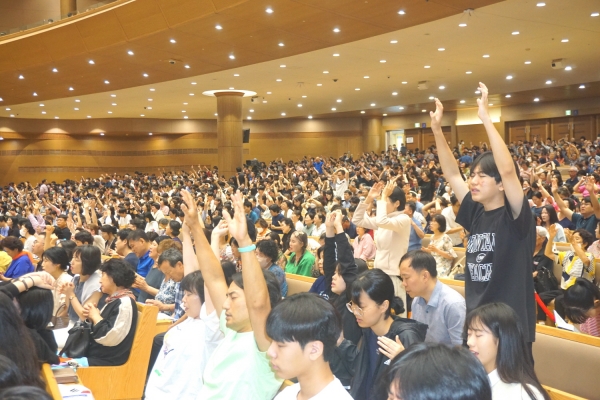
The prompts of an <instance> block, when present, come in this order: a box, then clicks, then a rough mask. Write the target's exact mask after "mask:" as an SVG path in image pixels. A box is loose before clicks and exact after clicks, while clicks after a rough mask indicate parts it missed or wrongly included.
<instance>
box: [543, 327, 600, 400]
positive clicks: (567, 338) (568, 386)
mask: <svg viewBox="0 0 600 400" xmlns="http://www.w3.org/2000/svg"><path fill="white" fill-rule="evenodd" d="M533 358H534V360H535V372H536V374H537V376H538V378H539V380H540V382H541V383H542V384H544V385H548V386H550V387H551V388H555V389H557V390H559V391H563V392H566V393H569V394H572V395H575V396H580V397H583V398H586V399H598V398H600V397H599V396H600V382H599V381H598V367H599V366H600V338H597V337H594V336H589V335H584V334H582V333H575V332H569V331H565V330H562V329H558V328H553V327H549V326H544V325H536V335H535V342H534V343H533ZM557 396H558V395H557ZM554 398H557V399H559V398H560V397H553V399H554ZM567 398H568V397H567Z"/></svg>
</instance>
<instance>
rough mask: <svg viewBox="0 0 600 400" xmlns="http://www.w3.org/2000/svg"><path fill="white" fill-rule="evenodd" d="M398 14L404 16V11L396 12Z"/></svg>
mask: <svg viewBox="0 0 600 400" xmlns="http://www.w3.org/2000/svg"><path fill="white" fill-rule="evenodd" d="M398 14H400V15H405V14H406V11H404V10H400V11H398Z"/></svg>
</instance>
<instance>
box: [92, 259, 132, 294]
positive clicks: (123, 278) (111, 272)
mask: <svg viewBox="0 0 600 400" xmlns="http://www.w3.org/2000/svg"><path fill="white" fill-rule="evenodd" d="M100 271H102V272H103V273H105V274H106V275H108V276H110V277H111V278H112V280H113V282H114V283H115V285H117V287H124V288H130V287H131V285H133V282H135V272H133V270H132V269H131V267H130V266H129V263H127V262H126V261H123V260H119V259H118V258H111V259H110V260H108V261H107V262H105V263H104V264H102V267H101V268H100Z"/></svg>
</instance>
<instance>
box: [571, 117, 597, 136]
mask: <svg viewBox="0 0 600 400" xmlns="http://www.w3.org/2000/svg"><path fill="white" fill-rule="evenodd" d="M572 128H573V137H574V138H576V139H579V138H580V137H582V136H583V137H585V138H586V139H588V140H593V139H595V137H596V135H595V134H594V116H593V115H585V116H581V117H573V125H572Z"/></svg>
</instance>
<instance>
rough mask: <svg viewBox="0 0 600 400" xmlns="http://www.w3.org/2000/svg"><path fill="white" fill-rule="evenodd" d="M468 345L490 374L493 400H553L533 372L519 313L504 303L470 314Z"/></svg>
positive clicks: (468, 316) (468, 317)
mask: <svg viewBox="0 0 600 400" xmlns="http://www.w3.org/2000/svg"><path fill="white" fill-rule="evenodd" d="M466 327H467V345H468V346H469V350H470V351H471V353H473V354H474V355H475V357H477V358H478V359H479V361H480V362H481V364H482V365H483V368H484V369H485V371H486V372H487V373H488V377H489V379H490V384H491V386H492V399H493V400H505V399H527V398H529V399H534V400H550V396H548V394H547V393H546V391H545V390H544V388H542V385H541V384H540V381H539V380H538V378H537V376H536V375H535V371H534V370H533V359H532V357H531V351H530V349H528V348H527V347H528V346H527V342H526V341H525V337H524V335H523V330H522V328H521V323H520V321H519V317H518V316H517V313H516V312H515V311H514V310H513V309H512V308H511V307H510V306H508V305H506V304H504V303H489V304H486V305H483V306H481V307H478V308H476V309H475V310H473V311H471V312H469V314H468V315H467V319H466Z"/></svg>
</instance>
